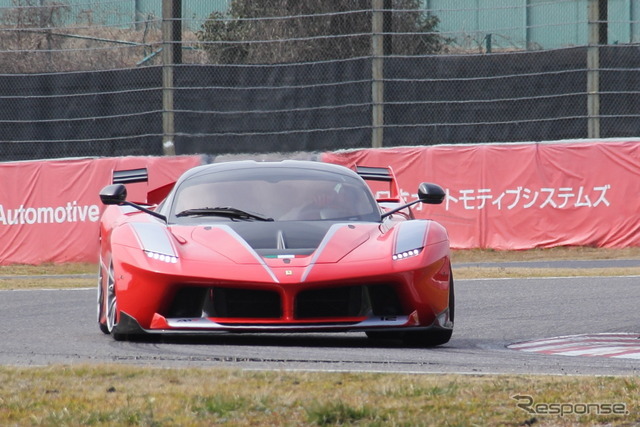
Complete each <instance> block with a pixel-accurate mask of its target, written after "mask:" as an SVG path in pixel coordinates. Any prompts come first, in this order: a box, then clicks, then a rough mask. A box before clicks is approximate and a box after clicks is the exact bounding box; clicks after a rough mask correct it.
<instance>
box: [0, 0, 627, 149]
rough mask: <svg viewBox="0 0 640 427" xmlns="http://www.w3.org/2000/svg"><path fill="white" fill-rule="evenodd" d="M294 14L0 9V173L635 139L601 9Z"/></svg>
mask: <svg viewBox="0 0 640 427" xmlns="http://www.w3.org/2000/svg"><path fill="white" fill-rule="evenodd" d="M307 3H310V2H291V1H286V0H269V1H264V2H250V1H248V0H228V1H208V0H182V1H177V0H173V1H167V0H154V1H148V0H138V1H135V2H132V1H125V0H110V1H95V0H94V1H89V0H85V1H80V0H73V1H71V0H68V1H62V0H60V1H56V2H53V1H51V2H49V1H43V0H12V1H6V0H4V1H3V0H0V41H1V42H0V128H1V129H2V133H1V136H0V161H12V160H24V159H44V158H58V157H79V156H121V155H134V154H135V155H144V154H149V155H161V154H163V153H164V154H172V153H176V154H187V153H203V154H222V153H268V152H294V151H325V150H338V149H349V148H366V147H371V146H382V147H392V146H401V145H428V144H457V143H480V142H518V141H542V140H558V139H576V138H622V137H635V136H638V135H639V134H640V132H639V129H638V127H639V126H640V125H638V123H640V121H639V120H638V119H639V118H640V101H638V100H639V99H640V97H638V94H639V90H638V88H639V87H640V86H639V84H638V83H639V80H640V67H639V65H640V50H639V49H640V47H639V46H638V45H637V44H635V43H636V42H637V41H638V39H639V38H640V36H639V30H638V28H639V27H640V26H639V24H638V19H639V17H637V16H634V15H633V13H632V12H631V9H629V8H627V9H625V10H627V11H628V12H629V13H627V14H626V15H625V13H626V12H624V11H623V10H622V8H616V6H615V4H616V0H614V1H609V2H602V1H598V0H560V1H554V2H548V3H545V2H522V1H515V0H514V1H512V2H510V1H509V0H505V1H503V2H500V5H501V6H500V7H498V6H497V4H496V2H491V1H484V2H483V1H480V2H476V3H477V4H478V7H473V8H471V7H469V5H468V2H466V3H465V2H461V1H460V0H457V1H448V2H445V1H437V0H431V1H418V0H415V1H414V0H393V1H392V0H369V1H359V0H358V1H353V0H351V1H347V0H332V1H327V2H321V5H317V4H316V5H315V7H310V5H308V4H307ZM511 3H513V6H509V5H510V4H511ZM607 3H608V8H607V9H606V10H605V11H606V12H608V13H602V11H601V13H600V14H599V15H597V18H595V19H594V18H593V17H589V16H588V7H591V8H594V7H600V8H602V7H606V4H607ZM483 4H484V5H485V6H482V5H483ZM464 5H466V6H464ZM527 5H528V6H527ZM311 6H313V5H311ZM488 17H491V19H489V18H488ZM603 17H604V18H603ZM480 18H482V19H480ZM605 18H606V19H605ZM556 21H559V22H564V26H561V25H558V24H557V22H556ZM469 22H474V23H475V24H474V26H473V28H470V27H469ZM483 23H484V24H483ZM483 25H484V26H483ZM567 25H568V26H569V27H570V28H572V29H573V31H568V30H567V28H568V27H567ZM594 28H596V29H598V30H600V32H595V33H594V32H593V31H591V33H590V30H593V29H594ZM602 29H605V32H604V34H605V35H604V36H603V35H602ZM542 30H545V31H542ZM589 34H592V35H591V36H590V35H589ZM593 34H595V36H594V35H593ZM594 100H595V101H597V102H594ZM379 130H381V131H382V132H377V131H379ZM168 147H169V149H168Z"/></svg>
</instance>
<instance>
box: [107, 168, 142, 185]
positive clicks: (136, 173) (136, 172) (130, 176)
mask: <svg viewBox="0 0 640 427" xmlns="http://www.w3.org/2000/svg"><path fill="white" fill-rule="evenodd" d="M134 182H149V172H147V168H140V169H129V170H123V171H113V184H133V183H134Z"/></svg>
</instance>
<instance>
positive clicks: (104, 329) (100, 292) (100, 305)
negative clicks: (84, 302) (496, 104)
mask: <svg viewBox="0 0 640 427" xmlns="http://www.w3.org/2000/svg"><path fill="white" fill-rule="evenodd" d="M98 265H99V267H98V292H97V293H98V326H99V327H100V330H101V331H102V333H103V334H106V335H108V334H109V328H107V325H106V324H105V323H102V322H101V321H100V319H101V318H102V315H103V313H104V292H103V290H102V282H103V281H104V271H103V269H102V258H101V259H100V261H99V264H98Z"/></svg>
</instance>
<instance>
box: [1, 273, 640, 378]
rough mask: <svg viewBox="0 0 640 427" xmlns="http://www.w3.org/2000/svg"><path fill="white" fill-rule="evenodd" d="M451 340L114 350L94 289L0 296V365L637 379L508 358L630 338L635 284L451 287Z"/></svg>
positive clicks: (555, 281)
mask: <svg viewBox="0 0 640 427" xmlns="http://www.w3.org/2000/svg"><path fill="white" fill-rule="evenodd" d="M456 299H457V303H456V328H455V331H454V335H453V338H452V340H451V341H450V342H449V343H448V344H447V345H444V346H441V347H438V348H431V349H420V348H403V347H401V346H400V345H398V344H397V343H394V342H371V341H368V340H367V339H366V337H365V336H364V334H362V333H350V334H325V335H323V334H313V335H302V334H269V335H219V336H215V337H178V338H172V337H165V338H162V339H149V340H146V341H139V342H116V341H114V340H112V339H111V337H109V336H105V335H103V334H102V333H101V332H100V331H99V329H98V327H97V324H96V321H95V312H96V307H95V305H96V302H95V300H96V296H95V290H94V289H66V290H26V291H0V320H1V321H0V342H2V345H1V347H0V364H2V365H47V364H55V363H62V364H74V363H83V364H84V363H105V362H106V363H127V364H140V365H153V366H170V367H171V366H223V367H236V368H242V369H305V370H349V371H384V372H419V373H427V372H438V373H440V372H449V373H470V374H482V373H484V374H492V373H533V374H539V373H546V374H601V375H636V374H638V371H639V370H640V363H639V362H638V361H637V360H631V359H612V358H606V357H568V356H557V355H544V354H536V353H525V352H522V351H515V350H510V349H507V348H506V346H507V345H509V344H512V343H516V342H522V341H527V340H532V339H542V338H548V337H555V336H564V335H573V334H595V333H604V332H624V333H628V334H637V333H638V332H639V331H640V319H639V318H638V315H637V312H638V311H637V302H638V301H640V277H572V278H536V279H486V280H459V281H457V282H456Z"/></svg>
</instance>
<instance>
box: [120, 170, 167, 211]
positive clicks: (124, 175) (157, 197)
mask: <svg viewBox="0 0 640 427" xmlns="http://www.w3.org/2000/svg"><path fill="white" fill-rule="evenodd" d="M112 181H113V184H134V183H137V182H149V172H148V171H147V168H140V169H127V170H120V171H113V179H112ZM174 185H175V182H170V183H169V184H165V185H163V186H162V187H158V188H154V189H152V190H150V191H148V192H147V200H146V201H145V202H144V204H148V205H157V204H158V203H160V202H161V201H163V200H164V199H165V198H166V197H167V195H168V194H169V192H170V191H171V189H172V188H173V186H174ZM140 203H142V202H140Z"/></svg>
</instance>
